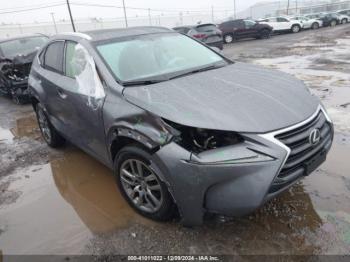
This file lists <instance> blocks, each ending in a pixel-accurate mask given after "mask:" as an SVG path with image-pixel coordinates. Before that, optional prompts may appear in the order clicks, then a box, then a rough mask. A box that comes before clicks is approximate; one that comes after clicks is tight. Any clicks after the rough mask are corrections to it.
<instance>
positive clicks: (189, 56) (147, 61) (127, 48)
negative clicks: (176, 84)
mask: <svg viewBox="0 0 350 262" xmlns="http://www.w3.org/2000/svg"><path fill="white" fill-rule="evenodd" d="M97 50H98V51H99V53H100V55H101V56H102V57H103V59H104V60H105V62H106V63H107V64H108V66H109V67H110V69H111V71H112V72H113V74H114V75H115V77H116V78H117V79H120V80H121V81H122V82H131V81H139V80H145V79H148V80H150V79H152V80H153V79H158V80H159V79H163V80H165V79H170V77H175V76H176V73H180V74H183V73H184V72H185V71H191V70H193V69H199V68H201V67H205V66H210V65H214V64H217V63H220V62H221V63H225V64H226V63H227V62H226V61H225V60H224V59H223V58H222V57H221V56H219V55H218V54H216V53H215V52H213V51H212V50H211V49H209V48H207V47H205V46H203V45H202V44H200V43H198V42H196V41H195V40H192V39H191V38H189V37H186V36H184V35H181V34H177V33H163V34H150V35H141V36H137V37H135V38H132V39H128V40H124V41H120V40H119V41H118V40H115V41H113V42H109V43H107V44H100V45H99V44H98V45H97Z"/></svg>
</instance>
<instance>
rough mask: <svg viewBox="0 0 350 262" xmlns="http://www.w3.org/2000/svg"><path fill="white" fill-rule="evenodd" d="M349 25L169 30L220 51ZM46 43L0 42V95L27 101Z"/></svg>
mask: <svg viewBox="0 0 350 262" xmlns="http://www.w3.org/2000/svg"><path fill="white" fill-rule="evenodd" d="M348 22H350V10H342V11H338V12H332V13H318V14H310V15H305V16H289V17H270V18H264V19H260V20H257V21H253V20H248V19H237V20H230V21H225V22H223V23H221V24H219V25H215V24H199V25H194V26H181V27H175V28H173V29H174V30H176V31H177V32H179V33H181V34H185V35H189V36H191V37H192V38H195V39H197V40H200V41H202V42H204V43H206V44H208V45H209V46H213V47H216V48H219V49H221V50H222V49H223V45H224V43H231V42H233V41H234V40H236V39H241V38H257V39H262V38H269V37H270V36H271V34H272V33H273V32H283V31H290V32H293V33H297V32H299V31H300V30H302V29H318V28H320V27H322V26H336V25H338V24H346V23H348ZM47 40H48V37H47V36H45V35H41V34H37V35H29V36H21V37H17V38H12V39H5V40H2V41H1V40H0V95H1V94H2V95H8V96H10V97H12V99H13V101H14V102H15V103H17V104H20V103H23V102H25V101H26V100H27V98H28V93H27V82H28V75H29V72H30V67H31V64H32V61H33V58H34V56H35V54H36V52H37V50H38V49H39V48H40V47H41V46H43V45H44V44H45V43H46V42H47Z"/></svg>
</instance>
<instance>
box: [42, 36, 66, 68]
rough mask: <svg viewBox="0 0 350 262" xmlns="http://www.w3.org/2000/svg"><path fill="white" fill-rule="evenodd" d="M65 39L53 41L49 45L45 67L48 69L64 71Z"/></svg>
mask: <svg viewBox="0 0 350 262" xmlns="http://www.w3.org/2000/svg"><path fill="white" fill-rule="evenodd" d="M63 52H64V41H57V42H53V43H51V44H49V45H48V47H47V48H46V52H45V57H44V61H45V62H44V67H45V68H46V69H48V70H51V71H54V72H57V73H62V72H63Z"/></svg>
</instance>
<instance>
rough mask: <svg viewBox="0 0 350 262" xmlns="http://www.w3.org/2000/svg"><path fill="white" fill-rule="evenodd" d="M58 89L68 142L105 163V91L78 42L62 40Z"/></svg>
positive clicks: (88, 55) (106, 159)
mask: <svg viewBox="0 0 350 262" xmlns="http://www.w3.org/2000/svg"><path fill="white" fill-rule="evenodd" d="M61 88H62V90H63V93H64V95H65V96H64V97H61V99H63V100H65V101H66V103H68V104H69V106H68V108H70V112H67V111H65V116H64V118H65V119H66V120H67V122H68V123H69V126H70V127H71V131H70V140H71V141H72V142H73V143H74V144H76V145H78V146H79V147H81V148H82V149H84V150H85V151H87V152H88V153H89V154H92V155H94V156H95V157H96V158H98V159H99V160H101V161H102V162H105V163H107V161H108V160H109V158H108V154H107V150H106V143H105V132H104V125H103V118H102V108H103V103H104V98H105V90H104V86H103V84H102V81H101V79H100V76H99V74H98V72H97V68H96V65H95V62H94V59H93V57H92V56H91V55H90V53H89V52H88V50H87V49H86V48H85V47H84V46H83V45H82V44H80V43H77V42H73V41H66V45H65V61H64V79H63V80H62V81H61Z"/></svg>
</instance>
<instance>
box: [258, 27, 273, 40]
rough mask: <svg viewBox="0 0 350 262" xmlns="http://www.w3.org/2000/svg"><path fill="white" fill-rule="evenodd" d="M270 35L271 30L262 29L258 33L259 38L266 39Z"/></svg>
mask: <svg viewBox="0 0 350 262" xmlns="http://www.w3.org/2000/svg"><path fill="white" fill-rule="evenodd" d="M270 36H271V32H270V31H269V30H266V29H264V30H262V31H261V32H260V35H259V39H268V38H270Z"/></svg>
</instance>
